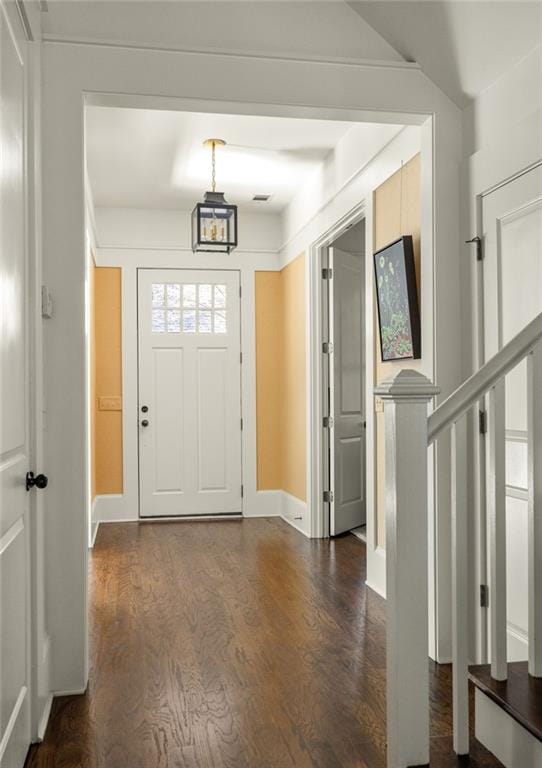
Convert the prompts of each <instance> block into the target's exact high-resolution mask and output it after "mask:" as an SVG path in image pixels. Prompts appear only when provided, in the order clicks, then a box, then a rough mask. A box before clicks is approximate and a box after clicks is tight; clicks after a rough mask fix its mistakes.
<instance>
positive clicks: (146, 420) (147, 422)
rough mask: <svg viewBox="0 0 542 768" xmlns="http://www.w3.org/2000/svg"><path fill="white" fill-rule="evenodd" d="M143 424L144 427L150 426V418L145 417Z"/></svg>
mask: <svg viewBox="0 0 542 768" xmlns="http://www.w3.org/2000/svg"><path fill="white" fill-rule="evenodd" d="M141 426H142V427H148V426H149V421H148V419H143V421H142V422H141Z"/></svg>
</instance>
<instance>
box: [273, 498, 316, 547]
mask: <svg viewBox="0 0 542 768" xmlns="http://www.w3.org/2000/svg"><path fill="white" fill-rule="evenodd" d="M280 494H281V500H282V511H281V515H280V516H281V517H282V519H283V520H285V521H286V522H287V523H289V524H290V525H291V526H293V527H294V528H295V529H296V530H298V531H300V532H301V533H302V534H304V535H305V536H307V537H308V538H310V527H311V521H310V517H309V509H308V505H307V502H306V501H302V499H298V498H297V496H292V495H291V494H290V493H287V492H286V491H280Z"/></svg>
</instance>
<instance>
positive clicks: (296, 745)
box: [27, 518, 500, 768]
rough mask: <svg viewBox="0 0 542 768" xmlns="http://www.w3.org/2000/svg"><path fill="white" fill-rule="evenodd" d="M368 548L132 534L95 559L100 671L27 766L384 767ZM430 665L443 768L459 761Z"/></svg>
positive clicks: (263, 533)
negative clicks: (368, 583)
mask: <svg viewBox="0 0 542 768" xmlns="http://www.w3.org/2000/svg"><path fill="white" fill-rule="evenodd" d="M365 575H366V574H365V545H364V543H363V542H361V541H360V540H359V539H357V538H355V537H354V536H344V537H340V538H337V539H334V540H331V541H317V540H312V541H311V540H308V539H306V538H305V537H304V536H302V535H301V534H299V533H298V532H297V531H295V530H294V529H292V528H291V527H290V526H288V525H287V524H286V523H284V522H283V521H281V520H279V519H273V518H270V519H254V520H244V521H242V522H241V521H239V522H233V521H228V522H227V523H224V522H221V521H218V522H183V523H143V524H137V523H119V524H109V525H103V526H101V527H100V529H99V532H98V537H97V541H96V545H95V548H94V550H93V553H92V556H91V578H90V581H91V600H90V603H91V614H90V625H91V672H90V682H89V688H88V691H87V693H86V694H85V695H84V696H74V697H69V698H59V699H57V700H55V702H54V704H53V711H52V715H51V720H50V724H49V727H48V729H47V733H46V736H45V740H44V742H43V744H41V745H40V746H39V747H37V748H34V749H33V750H32V751H31V753H30V755H29V759H28V761H27V768H385V740H386V737H385V716H386V706H385V684H386V671H385V636H386V622H385V602H384V601H383V600H382V599H381V598H380V597H379V596H378V595H376V594H375V593H374V592H372V591H371V590H369V589H368V588H366V586H365ZM450 678H451V676H450V670H449V668H447V667H438V666H437V665H434V664H431V684H432V689H431V691H432V693H431V695H432V730H431V733H432V762H431V765H432V766H435V768H450V767H451V766H456V765H459V764H461V765H462V766H471V767H472V768H495V767H496V766H499V765H500V763H498V761H497V760H495V758H493V757H492V756H491V755H490V754H489V753H488V752H487V751H486V750H484V749H483V748H482V747H481V746H480V745H478V744H477V743H476V742H474V741H473V754H472V756H471V759H470V760H469V761H467V762H465V761H463V762H461V763H459V762H458V761H457V760H456V758H455V757H454V756H453V752H452V737H451V733H452V729H451V721H450V718H451V714H450V713H451V679H450Z"/></svg>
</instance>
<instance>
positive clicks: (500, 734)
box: [474, 688, 542, 768]
mask: <svg viewBox="0 0 542 768" xmlns="http://www.w3.org/2000/svg"><path fill="white" fill-rule="evenodd" d="M474 701H475V713H476V714H475V735H476V738H477V739H478V741H479V742H480V743H481V744H483V745H484V746H485V747H486V749H488V750H489V751H490V752H492V753H493V754H494V755H495V757H497V758H498V759H499V760H500V761H501V763H502V764H503V765H504V766H505V767H506V768H517V766H521V768H540V765H541V764H542V743H540V741H538V739H536V738H535V737H534V736H533V735H532V734H531V733H529V731H528V730H527V729H526V728H524V727H523V726H522V725H520V724H519V723H518V722H517V720H514V718H513V717H511V716H510V715H508V714H507V713H506V712H505V711H504V710H503V709H502V708H501V707H499V706H498V705H497V704H495V702H494V701H492V700H491V699H490V698H489V696H487V695H486V694H485V693H483V692H482V691H481V690H480V689H479V688H476V689H475V694H474Z"/></svg>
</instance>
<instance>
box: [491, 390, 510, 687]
mask: <svg viewBox="0 0 542 768" xmlns="http://www.w3.org/2000/svg"><path fill="white" fill-rule="evenodd" d="M505 438H506V434H505V382H504V379H501V380H500V381H499V382H498V383H497V384H496V385H495V386H494V387H493V388H492V389H490V390H489V393H488V434H487V440H488V451H487V457H488V469H487V503H488V525H489V531H488V536H489V607H490V617H491V642H490V661H491V677H493V678H494V679H495V680H506V677H507V673H508V667H507V657H506V654H507V638H506V459H505V450H506V444H505Z"/></svg>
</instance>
